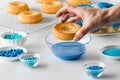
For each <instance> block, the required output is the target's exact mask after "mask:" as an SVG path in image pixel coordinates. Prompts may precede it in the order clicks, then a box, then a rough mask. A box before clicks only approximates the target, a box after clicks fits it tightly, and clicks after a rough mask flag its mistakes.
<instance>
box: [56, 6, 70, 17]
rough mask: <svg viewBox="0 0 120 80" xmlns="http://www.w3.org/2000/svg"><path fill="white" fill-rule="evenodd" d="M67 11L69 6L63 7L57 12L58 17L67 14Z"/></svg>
mask: <svg viewBox="0 0 120 80" xmlns="http://www.w3.org/2000/svg"><path fill="white" fill-rule="evenodd" d="M66 13H68V11H67V7H64V8H61V9H60V10H59V11H58V12H57V13H56V17H60V16H62V15H63V14H66Z"/></svg>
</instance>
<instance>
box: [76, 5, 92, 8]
mask: <svg viewBox="0 0 120 80" xmlns="http://www.w3.org/2000/svg"><path fill="white" fill-rule="evenodd" d="M78 6H79V7H89V8H93V6H92V5H90V4H80V5H78Z"/></svg>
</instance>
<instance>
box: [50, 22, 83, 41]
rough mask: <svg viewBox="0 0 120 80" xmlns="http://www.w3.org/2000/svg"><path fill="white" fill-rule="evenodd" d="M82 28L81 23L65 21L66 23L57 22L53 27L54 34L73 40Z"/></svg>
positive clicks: (59, 37) (62, 38)
mask: <svg viewBox="0 0 120 80" xmlns="http://www.w3.org/2000/svg"><path fill="white" fill-rule="evenodd" d="M80 28H81V26H80V25H78V24H75V23H72V22H65V23H57V24H56V25H54V27H53V28H52V32H53V35H54V36H55V37H56V38H58V39H61V40H72V39H73V37H74V35H75V33H76V32H77V31H78V30H79V29H80Z"/></svg>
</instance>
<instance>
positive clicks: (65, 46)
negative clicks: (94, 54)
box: [45, 34, 91, 60]
mask: <svg viewBox="0 0 120 80" xmlns="http://www.w3.org/2000/svg"><path fill="white" fill-rule="evenodd" d="M90 41H91V36H89V35H86V36H84V37H83V38H82V39H81V40H80V41H78V42H74V41H72V40H70V41H63V40H59V39H57V38H55V37H54V36H53V35H52V34H48V35H46V37H45V42H46V43H47V44H48V46H49V47H50V49H51V50H52V52H53V54H54V55H55V56H57V57H58V58H60V59H64V60H76V59H78V58H80V57H81V56H82V55H83V54H84V53H85V52H86V44H88V43H89V42H90Z"/></svg>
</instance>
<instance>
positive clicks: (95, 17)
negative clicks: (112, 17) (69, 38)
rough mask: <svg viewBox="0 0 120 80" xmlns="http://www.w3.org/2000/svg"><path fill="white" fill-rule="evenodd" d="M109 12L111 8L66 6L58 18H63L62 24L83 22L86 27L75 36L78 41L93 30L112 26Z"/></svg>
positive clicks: (57, 15) (59, 12)
mask: <svg viewBox="0 0 120 80" xmlns="http://www.w3.org/2000/svg"><path fill="white" fill-rule="evenodd" d="M108 12H109V8H107V9H98V8H87V7H72V6H66V7H64V8H62V9H60V10H59V11H58V12H57V14H56V17H61V19H60V22H66V21H67V22H76V21H79V20H83V22H84V26H83V27H82V28H81V29H80V30H79V31H78V32H77V33H76V34H75V36H74V39H73V40H75V41H78V40H80V39H81V38H82V37H83V36H84V35H86V34H87V33H88V32H89V31H90V30H92V29H95V28H98V27H103V26H109V25H111V23H110V22H109V21H108V15H107V14H108Z"/></svg>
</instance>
